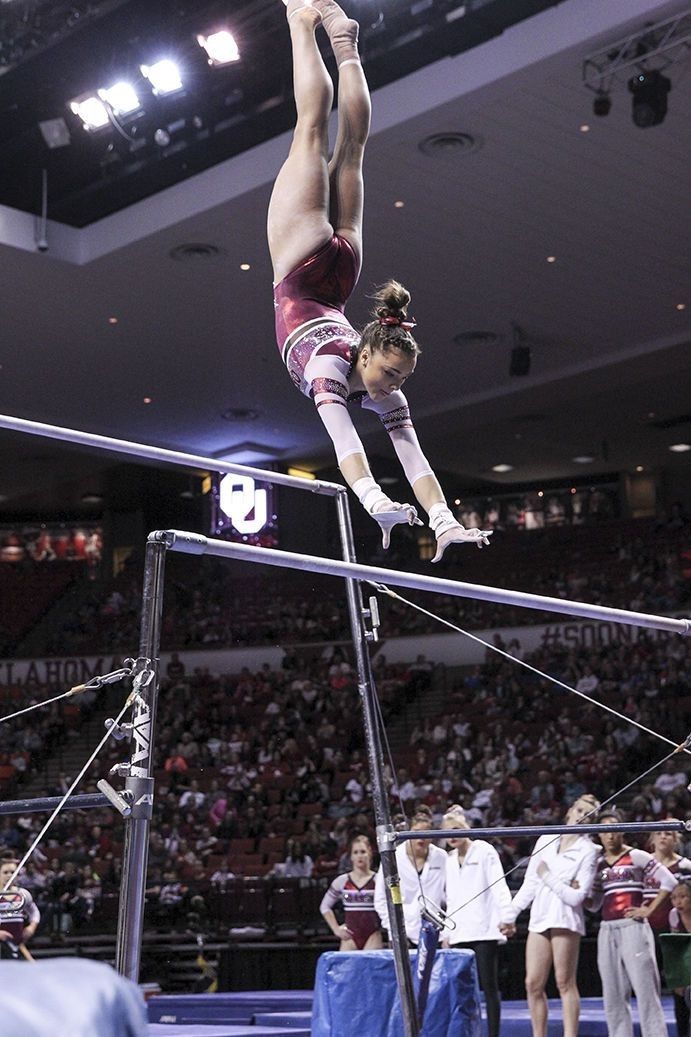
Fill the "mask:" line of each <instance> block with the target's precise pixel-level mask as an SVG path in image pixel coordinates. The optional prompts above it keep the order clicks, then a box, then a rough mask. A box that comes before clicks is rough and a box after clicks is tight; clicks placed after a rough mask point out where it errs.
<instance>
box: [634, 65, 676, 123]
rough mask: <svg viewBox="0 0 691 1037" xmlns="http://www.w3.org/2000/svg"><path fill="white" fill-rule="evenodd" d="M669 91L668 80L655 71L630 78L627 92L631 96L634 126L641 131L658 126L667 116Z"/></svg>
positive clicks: (669, 83) (640, 73) (670, 85)
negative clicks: (629, 92) (628, 91)
mask: <svg viewBox="0 0 691 1037" xmlns="http://www.w3.org/2000/svg"><path fill="white" fill-rule="evenodd" d="M671 89H672V84H671V82H670V80H669V79H668V78H667V76H663V75H662V73H661V72H659V71H658V70H657V69H653V70H652V71H651V72H639V74H638V75H637V76H632V77H631V79H629V90H630V91H631V93H632V95H633V102H632V108H631V115H632V117H633V121H634V124H635V125H636V126H638V127H640V129H642V130H645V129H647V128H648V127H649V126H659V125H660V123H661V122H662V121H663V120H664V118H665V115H666V114H667V94H668V93H669V92H670V90H671Z"/></svg>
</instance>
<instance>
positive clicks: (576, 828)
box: [392, 818, 691, 843]
mask: <svg viewBox="0 0 691 1037" xmlns="http://www.w3.org/2000/svg"><path fill="white" fill-rule="evenodd" d="M689 830H691V821H675V820H673V819H671V818H667V820H666V821H621V822H619V823H618V824H617V823H616V822H615V823H614V824H610V825H603V824H598V823H597V821H594V822H593V823H592V824H591V825H588V824H577V825H516V827H515V828H512V827H510V826H507V825H503V826H501V827H499V828H427V829H422V828H415V829H411V830H410V831H405V832H403V831H402V832H396V833H395V834H394V835H393V837H392V838H393V842H395V843H404V842H407V841H408V839H503V838H507V839H509V838H512V839H518V838H521V839H523V838H526V837H531V838H537V837H538V836H540V835H599V834H600V832H623V833H624V834H625V835H626V834H628V833H635V832H649V833H652V832H688V831H689Z"/></svg>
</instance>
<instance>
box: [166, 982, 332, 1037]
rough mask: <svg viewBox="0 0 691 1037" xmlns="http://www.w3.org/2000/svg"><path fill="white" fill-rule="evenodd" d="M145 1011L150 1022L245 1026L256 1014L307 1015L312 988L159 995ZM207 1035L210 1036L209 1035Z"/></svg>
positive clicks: (310, 1003) (310, 1010)
mask: <svg viewBox="0 0 691 1037" xmlns="http://www.w3.org/2000/svg"><path fill="white" fill-rule="evenodd" d="M147 1011H148V1018H149V1022H150V1023H159V1022H160V1023H166V1024H170V1023H176V1024H183V1023H235V1024H241V1023H245V1024H246V1025H248V1026H249V1025H252V1023H253V1022H254V1021H255V1017H256V1016H257V1014H258V1013H262V1014H265V1013H267V1012H276V1013H282V1012H291V1013H292V1012H307V1013H309V1015H311V1012H312V991H311V990H261V991H251V990H239V991H237V992H234V993H223V994H162V995H159V996H158V997H152V998H149V1000H148V1001H147ZM308 1017H309V1016H308ZM307 1029H309V1025H308V1027H307ZM209 1037H212V1035H211V1034H209ZM214 1037H215V1035H214Z"/></svg>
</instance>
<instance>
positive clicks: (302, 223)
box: [268, 0, 371, 283]
mask: <svg viewBox="0 0 691 1037" xmlns="http://www.w3.org/2000/svg"><path fill="white" fill-rule="evenodd" d="M287 15H288V25H289V27H290V37H291V43H292V48H293V81H294V90H295V104H296V107H297V123H296V126H295V131H294V134H293V141H292V145H291V148H290V153H289V155H288V158H287V159H286V161H285V162H284V164H283V167H282V168H281V170H280V172H279V174H278V177H277V178H276V182H275V184H274V189H273V193H272V195H271V202H270V203H269V218H268V237H269V249H270V252H271V260H272V263H273V268H274V281H275V282H276V283H277V282H278V281H280V280H282V278H284V277H285V276H286V274H288V273H290V271H291V270H293V269H294V268H295V267H296V266H298V264H299V263H301V262H302V261H303V260H304V259H307V258H308V256H311V255H313V254H314V253H315V252H316V251H317V250H318V249H319V248H321V247H322V245H324V244H325V243H326V242H327V241H328V240H329V238H330V237H331V235H332V234H333V233H334V231H335V232H337V233H338V234H341V235H342V236H343V237H344V238H346V239H347V240H348V242H349V243H350V244H351V245H352V247H353V248H354V250H355V252H356V255H357V256H358V259H359V258H360V256H361V254H362V208H363V193H364V192H363V181H362V159H363V154H364V150H365V143H366V141H367V136H368V133H369V125H370V114H371V106H370V98H369V90H368V88H367V82H366V80H365V76H364V73H363V71H362V66H361V64H360V60H359V57H358V51H357V32H358V25H357V22H354V21H353V20H352V19H350V18H348V17H347V16H346V15H345V13H344V11H343V10H342V8H341V7H339V5H338V4H337V3H335V2H334V0H312V3H311V5H310V6H305V4H304V2H303V0H290V2H289V3H288V6H287ZM320 22H322V23H323V26H324V28H325V30H326V31H327V33H328V35H329V40H330V42H331V47H332V49H333V52H334V55H335V57H336V62H337V64H338V68H339V77H338V131H337V135H336V143H335V146H334V152H333V156H332V158H331V160H330V161H329V158H328V149H329V140H328V122H329V115H330V113H331V106H332V103H333V86H332V84H331V78H330V76H329V73H328V72H327V69H326V66H325V65H324V62H323V60H322V57H321V54H320V53H319V48H318V46H317V41H316V38H315V31H316V29H317V26H318V25H319V23H320Z"/></svg>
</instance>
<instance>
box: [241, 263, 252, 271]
mask: <svg viewBox="0 0 691 1037" xmlns="http://www.w3.org/2000/svg"><path fill="white" fill-rule="evenodd" d="M240 269H241V270H249V269H251V268H250V265H249V263H240Z"/></svg>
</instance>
